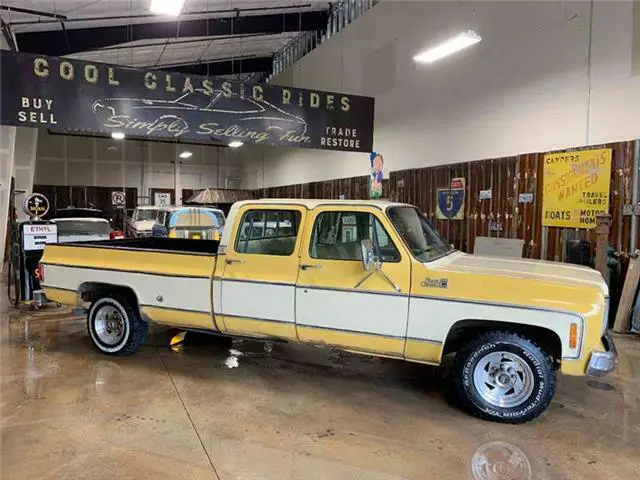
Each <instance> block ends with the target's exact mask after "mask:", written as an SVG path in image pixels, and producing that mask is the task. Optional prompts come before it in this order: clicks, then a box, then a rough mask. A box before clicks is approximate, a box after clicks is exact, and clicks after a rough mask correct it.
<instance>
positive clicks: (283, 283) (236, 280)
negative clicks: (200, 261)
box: [207, 277, 296, 287]
mask: <svg viewBox="0 0 640 480" xmlns="http://www.w3.org/2000/svg"><path fill="white" fill-rule="evenodd" d="M207 278H209V277H207ZM213 279H214V280H220V281H225V282H236V283H259V284H262V285H280V286H282V287H295V286H296V284H295V283H285V282H268V281H266V280H247V279H244V278H226V277H213Z"/></svg>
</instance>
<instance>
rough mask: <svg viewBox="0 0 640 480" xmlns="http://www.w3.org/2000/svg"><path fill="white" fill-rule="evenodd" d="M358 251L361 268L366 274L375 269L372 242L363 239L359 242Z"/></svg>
mask: <svg viewBox="0 0 640 480" xmlns="http://www.w3.org/2000/svg"><path fill="white" fill-rule="evenodd" d="M360 251H361V255H362V268H364V270H365V271H366V272H371V271H372V270H374V269H376V268H377V264H378V263H379V262H378V259H377V258H376V256H375V253H374V252H373V242H372V241H371V240H370V239H364V240H362V241H361V242H360Z"/></svg>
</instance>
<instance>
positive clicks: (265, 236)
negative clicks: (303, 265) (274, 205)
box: [235, 209, 302, 256]
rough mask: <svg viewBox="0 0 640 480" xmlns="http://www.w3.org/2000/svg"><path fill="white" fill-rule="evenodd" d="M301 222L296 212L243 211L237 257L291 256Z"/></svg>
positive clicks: (236, 243)
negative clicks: (248, 255) (238, 254)
mask: <svg viewBox="0 0 640 480" xmlns="http://www.w3.org/2000/svg"><path fill="white" fill-rule="evenodd" d="M301 218H302V214H301V213H300V211H299V210H287V209H282V210H280V209H278V210H272V209H269V210H267V209H264V210H263V209H252V210H248V211H246V212H245V213H244V214H243V215H242V218H241V220H240V223H239V227H238V230H237V233H236V241H235V251H236V253H240V254H253V255H278V256H289V255H291V254H293V252H294V250H295V246H296V241H297V238H298V235H299V233H300V221H301Z"/></svg>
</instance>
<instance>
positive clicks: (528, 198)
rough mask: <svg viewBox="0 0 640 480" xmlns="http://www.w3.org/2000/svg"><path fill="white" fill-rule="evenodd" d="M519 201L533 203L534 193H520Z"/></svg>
mask: <svg viewBox="0 0 640 480" xmlns="http://www.w3.org/2000/svg"><path fill="white" fill-rule="evenodd" d="M518 203H533V193H520V194H519V195H518Z"/></svg>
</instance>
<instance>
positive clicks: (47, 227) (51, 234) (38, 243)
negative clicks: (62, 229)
mask: <svg viewBox="0 0 640 480" xmlns="http://www.w3.org/2000/svg"><path fill="white" fill-rule="evenodd" d="M22 228H23V230H22V243H23V245H22V246H23V248H24V250H25V251H32V250H43V249H44V246H45V245H46V244H47V243H56V242H57V241H58V226H57V225H56V224H36V225H24V226H23V227H22Z"/></svg>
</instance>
